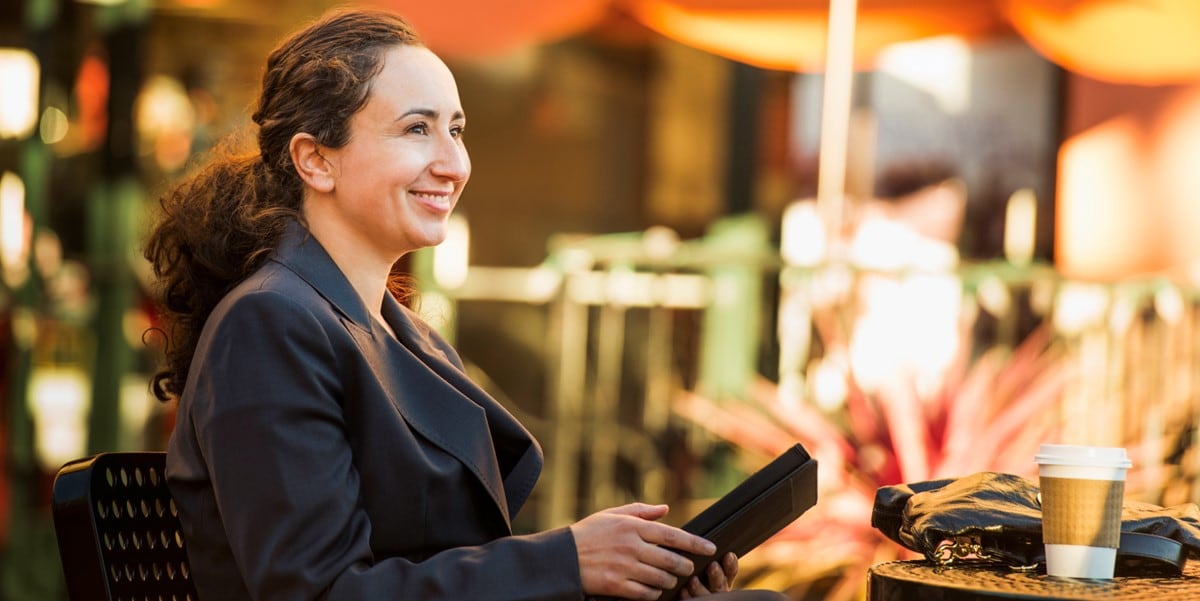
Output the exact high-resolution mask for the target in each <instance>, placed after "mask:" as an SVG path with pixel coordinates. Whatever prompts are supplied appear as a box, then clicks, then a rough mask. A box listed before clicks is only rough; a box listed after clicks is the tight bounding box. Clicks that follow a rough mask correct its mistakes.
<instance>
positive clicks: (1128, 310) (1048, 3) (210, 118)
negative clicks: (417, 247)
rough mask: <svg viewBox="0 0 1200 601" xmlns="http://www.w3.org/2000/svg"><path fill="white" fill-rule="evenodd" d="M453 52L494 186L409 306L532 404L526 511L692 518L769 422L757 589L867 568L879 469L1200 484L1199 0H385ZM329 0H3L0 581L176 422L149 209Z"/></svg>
mask: <svg viewBox="0 0 1200 601" xmlns="http://www.w3.org/2000/svg"><path fill="white" fill-rule="evenodd" d="M368 3H370V4H374V5H379V6H385V7H390V8H393V9H395V10H397V11H398V12H400V13H401V14H404V15H406V16H407V17H408V18H409V19H410V20H411V21H412V22H413V23H414V24H415V26H416V28H417V29H418V31H419V32H420V33H421V34H422V35H423V36H424V37H425V39H426V41H427V43H428V45H429V46H430V47H431V48H432V49H433V50H434V51H435V52H438V53H439V54H440V55H441V56H442V57H443V58H444V59H445V60H446V61H447V63H448V64H449V65H450V66H451V69H452V70H453V71H454V72H455V74H456V76H457V79H458V84H459V87H460V92H461V96H462V100H463V104H464V107H465V109H466V112H467V114H468V115H469V120H470V134H469V136H468V148H469V149H470V152H471V154H472V158H473V163H474V173H473V176H472V183H471V185H470V186H469V187H468V188H467V191H466V193H465V194H464V196H463V199H462V201H461V203H460V205H459V206H460V209H459V211H458V212H457V214H456V216H455V219H454V221H453V224H452V225H453V227H452V234H451V236H450V237H449V239H448V240H447V241H446V243H444V244H443V245H441V246H439V247H438V248H436V249H431V250H427V251H422V252H420V253H417V254H415V255H414V256H411V257H408V258H406V260H405V261H404V264H403V265H402V267H403V268H404V269H405V270H407V271H409V272H411V273H412V274H413V275H414V276H416V282H417V286H418V287H419V291H420V294H419V295H418V300H417V302H416V308H417V309H419V310H420V311H421V312H422V313H423V314H424V315H425V316H426V317H427V319H429V321H430V322H431V323H433V324H434V325H435V326H436V327H438V328H439V329H440V330H441V331H442V332H443V333H444V334H445V335H446V336H447V337H449V338H450V339H451V340H453V341H454V342H455V344H456V345H457V346H458V348H459V349H460V350H461V352H462V354H463V356H464V358H465V360H466V361H467V362H468V364H469V367H470V369H471V371H472V372H473V375H474V376H475V377H476V378H477V379H478V380H479V381H481V382H483V383H484V384H485V386H486V387H487V388H488V389H489V390H490V391H491V392H492V393H493V394H494V395H495V396H496V397H497V398H499V399H501V400H502V401H503V402H504V403H505V404H506V405H507V406H508V407H509V408H510V409H511V410H512V411H513V412H514V413H516V414H517V415H518V416H519V417H520V418H521V419H522V421H524V422H525V423H526V424H527V425H528V426H529V427H530V428H531V429H532V430H533V431H534V433H535V434H536V435H537V436H538V438H539V440H540V441H541V442H542V444H543V446H544V447H545V450H546V453H547V464H546V470H545V472H544V474H543V478H542V480H541V482H540V484H539V486H538V488H537V490H536V491H535V493H534V496H533V497H532V499H531V501H530V503H529V505H527V507H526V509H525V510H524V512H523V513H522V514H521V515H520V516H519V517H518V520H517V523H516V526H517V527H518V529H521V530H532V529H539V528H546V527H552V526H557V525H562V524H565V523H569V522H570V521H572V520H573V519H576V518H577V517H579V516H582V515H585V514H587V513H590V512H591V511H593V510H595V509H597V508H600V507H605V506H609V505H612V504H617V503H623V502H627V501H630V500H635V499H638V500H645V501H649V502H669V503H672V505H673V507H674V509H673V511H672V515H671V519H672V520H676V521H679V522H681V521H683V520H685V519H686V518H687V517H689V516H690V515H692V514H694V513H695V512H696V511H697V510H698V509H700V508H702V507H703V506H705V504H706V503H708V502H709V501H710V500H711V499H712V498H713V497H715V496H718V495H720V494H721V493H722V492H724V491H725V490H727V489H728V488H729V487H731V486H732V485H733V484H734V483H735V482H737V481H738V480H739V479H740V478H742V477H744V475H745V474H747V473H748V472H750V471H752V470H753V469H755V468H756V467H758V466H761V465H762V464H764V463H765V462H766V461H767V460H768V459H769V458H770V457H772V456H774V454H776V453H778V452H780V451H782V450H783V449H785V448H786V447H788V446H790V445H792V444H794V443H796V442H801V443H803V444H804V445H805V446H806V447H807V448H808V449H809V450H810V451H811V452H812V453H813V455H814V456H816V457H817V458H818V460H819V461H820V464H821V468H820V469H821V487H822V488H821V493H820V494H821V501H820V503H819V504H818V506H817V508H815V509H814V510H812V511H810V512H809V513H808V514H806V515H805V516H804V517H803V518H802V519H800V520H798V521H797V522H796V523H794V524H793V525H791V526H789V527H788V528H787V529H785V530H784V531H783V532H782V533H780V534H779V535H778V536H776V537H774V538H772V539H771V540H770V541H768V542H767V543H765V544H764V545H763V546H761V547H760V548H759V549H757V550H756V551H754V552H753V553H751V554H750V555H748V556H747V557H746V558H744V559H743V564H742V565H743V569H742V573H743V575H742V576H741V584H742V585H745V586H767V587H773V588H777V589H779V590H783V591H787V592H788V593H789V594H790V595H791V596H792V597H793V598H795V599H798V600H799V599H829V600H842V599H856V598H861V597H862V596H863V585H864V582H865V570H866V568H867V567H868V566H869V565H870V564H871V563H874V562H876V561H882V560H886V559H892V558H896V557H902V556H905V555H904V553H903V551H902V549H900V548H899V547H897V546H895V545H894V544H892V543H890V542H888V541H886V540H885V539H883V538H882V536H881V535H879V534H878V533H877V532H875V531H874V530H873V529H872V528H871V527H870V507H871V501H872V499H873V495H874V491H875V489H876V488H877V487H878V486H881V485H885V484H893V483H897V482H914V481H919V480H927V479H932V478H936V477H950V476H962V475H968V474H971V473H974V472H978V471H985V470H992V471H1004V472H1009V473H1016V474H1020V475H1026V476H1030V475H1033V474H1034V473H1035V472H1034V466H1033V461H1032V458H1033V454H1034V452H1035V449H1036V447H1037V445H1038V444H1039V443H1040V442H1043V441H1052V442H1067V443H1087V444H1107V445H1121V446H1126V447H1128V448H1129V450H1130V452H1131V454H1132V455H1133V458H1134V464H1135V468H1134V470H1133V472H1131V475H1130V480H1129V484H1128V488H1127V491H1128V494H1129V496H1131V497H1133V498H1137V499H1139V500H1143V501H1148V502H1153V503H1158V504H1162V505H1173V504H1178V503H1186V502H1192V501H1193V500H1194V499H1196V498H1197V497H1198V496H1200V482H1198V481H1197V478H1196V476H1197V473H1198V472H1200V456H1198V455H1197V445H1196V443H1197V440H1196V436H1197V432H1198V430H1197V428H1196V425H1197V417H1198V411H1200V387H1198V384H1197V376H1198V375H1200V369H1198V368H1200V305H1198V300H1197V285H1198V284H1200V236H1196V235H1195V232H1196V231H1197V229H1200V198H1197V190H1198V189H1200V4H1198V3H1195V2H1191V1H1190V0H1137V1H1134V0H1074V1H1071V2H1065V1H1063V0H976V1H973V2H962V1H959V0H908V1H904V2H898V1H895V0H857V2H855V1H843V0H833V1H832V2H826V1H818V0H787V1H784V0H519V1H518V0H513V1H510V2H493V1H489V0H443V1H441V2H436V3H435V2H420V1H416V0H371V2H360V4H368ZM331 6H333V3H331V2H328V1H326V0H258V1H256V2H241V1H235V0H87V1H85V0H3V2H2V3H0V276H2V277H0V391H2V392H0V395H3V396H2V397H0V398H2V399H3V400H2V402H0V466H2V468H3V469H2V471H0V601H25V600H39V601H44V600H53V599H65V598H66V596H65V586H64V583H63V577H62V572H61V567H60V565H59V561H58V554H57V547H56V543H55V540H54V533H53V527H52V525H51V520H50V509H49V507H50V488H51V484H52V481H53V477H54V474H55V472H56V470H57V469H58V467H59V466H60V465H62V464H63V463H64V462H65V461H68V460H70V459H72V458H76V457H81V456H84V455H88V454H91V453H96V452H101V451H108V450H137V449H163V448H165V444H166V440H167V438H168V436H169V435H170V430H171V427H172V423H173V406H172V405H170V404H162V403H159V402H157V401H154V400H153V399H152V398H151V397H150V396H149V394H148V386H147V383H148V378H149V376H150V374H151V373H153V371H154V369H155V368H156V362H157V361H158V358H159V352H160V350H161V348H160V347H161V340H159V339H156V337H155V336H154V335H153V334H152V331H153V328H154V327H155V326H157V325H158V324H159V323H160V321H159V317H158V315H157V314H156V311H155V308H154V307H153V306H152V303H151V302H150V301H149V300H148V299H149V293H150V290H151V289H152V288H151V287H152V282H151V279H150V277H149V274H148V266H147V264H146V263H145V261H144V260H143V259H142V258H141V240H142V236H143V233H144V231H145V228H146V227H147V221H148V219H149V217H150V215H151V213H152V210H153V208H154V206H155V203H156V202H157V198H158V195H159V194H160V193H161V192H162V191H163V190H164V189H165V187H166V186H168V185H169V184H170V183H171V182H173V181H175V180H176V179H178V178H179V177H180V176H181V175H182V174H184V173H185V172H186V170H187V168H188V166H189V165H190V164H192V163H194V162H195V161H198V160H200V159H202V158H203V153H204V151H205V150H206V149H208V148H210V147H211V146H212V145H213V144H215V143H217V142H218V141H219V140H221V139H223V138H224V137H226V136H229V135H235V134H236V133H237V132H245V131H247V129H246V128H247V124H248V123H249V114H250V112H251V110H252V108H251V105H252V103H253V101H254V99H255V95H256V92H257V88H258V82H259V78H260V76H261V69H262V65H263V62H264V60H265V56H266V54H267V53H268V52H269V50H270V49H271V48H272V47H273V46H274V44H275V43H276V42H277V41H278V40H279V39H280V38H281V36H283V35H284V34H286V33H287V32H289V31H291V30H293V29H295V28H296V27H298V26H299V25H301V24H302V23H303V22H305V21H306V20H308V19H311V18H313V17H315V16H317V15H319V14H320V13H321V12H323V11H324V10H326V9H327V8H329V7H331Z"/></svg>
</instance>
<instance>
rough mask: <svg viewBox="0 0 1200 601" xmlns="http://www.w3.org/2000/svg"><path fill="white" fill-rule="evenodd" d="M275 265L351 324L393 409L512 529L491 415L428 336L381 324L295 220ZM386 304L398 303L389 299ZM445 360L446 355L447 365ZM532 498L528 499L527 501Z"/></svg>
mask: <svg viewBox="0 0 1200 601" xmlns="http://www.w3.org/2000/svg"><path fill="white" fill-rule="evenodd" d="M275 260H276V261H278V262H280V263H282V264H283V265H285V266H286V267H288V268H289V269H291V270H292V271H294V272H296V274H297V275H299V276H300V277H301V278H303V279H304V280H305V281H306V282H308V283H309V285H311V286H312V287H313V288H314V289H316V291H317V292H318V293H319V294H320V295H321V296H322V297H323V298H325V299H326V300H328V301H329V303H330V304H331V305H332V306H333V307H334V309H335V310H337V311H338V312H339V313H341V314H342V315H343V316H344V317H345V318H346V319H347V321H349V322H351V323H350V326H351V327H349V328H348V330H349V331H350V333H351V335H352V336H353V337H354V338H355V340H356V341H357V342H358V346H359V349H360V350H361V351H362V354H363V359H364V360H365V361H366V362H367V363H368V364H369V365H370V367H371V370H372V371H373V372H374V373H375V377H376V378H377V379H378V381H379V384H380V386H381V387H382V388H383V389H384V392H385V394H386V395H387V396H388V399H389V400H390V402H391V403H392V405H393V406H394V407H395V408H396V409H397V411H399V412H400V414H401V416H402V417H403V418H404V420H405V421H406V422H408V423H409V425H410V426H411V427H412V428H413V429H414V430H416V431H417V432H418V433H420V434H421V436H423V437H425V438H426V439H428V440H429V441H431V442H432V443H433V444H435V445H437V446H438V447H439V448H441V449H442V450H444V451H445V452H447V453H449V454H450V455H452V456H453V457H455V458H456V459H458V460H459V461H461V462H462V463H463V465H465V466H466V467H467V469H468V470H470V471H471V473H473V474H474V475H475V477H476V478H477V479H478V480H479V482H480V483H481V484H482V485H483V487H484V488H485V489H486V490H487V491H488V494H489V496H491V498H492V500H493V501H494V502H495V504H496V508H497V510H498V511H499V513H500V515H501V517H502V518H503V520H504V524H505V527H506V528H509V529H511V525H510V515H511V512H510V504H509V501H508V500H507V498H506V495H505V481H504V479H503V478H502V477H501V475H500V474H501V471H500V466H499V465H498V463H497V457H496V450H495V448H494V445H493V443H492V436H491V431H490V430H489V428H488V417H489V416H488V415H487V411H486V409H485V408H483V407H481V406H479V405H478V404H476V403H474V402H472V400H471V399H470V398H469V397H468V396H466V395H464V394H463V393H462V392H461V391H460V390H459V388H458V387H457V386H455V385H453V384H451V383H449V382H447V381H446V379H445V377H444V375H443V374H442V373H441V370H439V369H435V368H434V366H433V365H431V363H439V361H438V360H437V355H436V354H432V353H430V351H429V350H428V349H427V348H426V347H425V346H423V345H425V344H428V341H425V342H420V340H419V339H420V338H421V337H419V336H413V335H411V333H410V332H411V331H415V328H414V326H413V324H412V323H411V322H410V321H409V320H407V319H403V320H402V322H403V323H401V324H394V323H393V324H392V327H393V329H395V330H396V332H397V334H398V335H399V336H400V337H401V338H402V339H407V340H410V341H411V344H401V343H400V342H399V341H397V340H396V339H394V338H392V337H391V336H390V335H387V334H386V333H385V332H384V331H383V328H382V327H381V326H379V325H378V324H375V323H374V320H373V319H372V318H371V317H370V314H369V313H368V311H367V308H366V306H365V305H364V304H363V302H362V299H361V298H359V296H358V294H357V293H356V292H355V291H354V288H353V287H352V286H351V285H350V282H349V281H348V280H346V277H345V275H344V274H342V272H341V270H340V269H338V267H337V264H336V263H334V262H333V259H332V258H330V257H329V255H328V254H327V253H326V252H325V250H324V248H322V247H321V245H320V243H319V242H318V241H317V240H316V239H315V238H313V237H312V236H311V235H310V234H309V233H308V230H306V229H305V228H304V227H303V226H301V225H300V224H299V223H293V224H292V227H290V228H289V229H288V230H287V232H286V233H285V234H284V238H283V240H282V241H281V243H280V246H279V249H278V250H277V251H276V255H275ZM387 300H388V301H391V302H392V303H395V301H394V299H392V298H391V297H390V296H389V297H387ZM387 307H388V305H387V304H385V313H394V312H395V311H396V310H398V309H399V305H398V303H396V307H394V308H390V309H389V308H387ZM387 319H388V321H389V322H391V321H395V316H394V315H389V316H388V317H387ZM397 325H400V326H401V327H400V329H397ZM401 331H404V332H405V333H404V334H401ZM431 360H432V361H431ZM445 361H446V359H445V356H444V354H443V355H442V359H441V361H440V362H445ZM464 379H465V378H464ZM526 495H527V493H526ZM526 495H522V499H521V500H522V502H523V501H524V496H526ZM518 506H519V505H518Z"/></svg>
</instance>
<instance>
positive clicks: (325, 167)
mask: <svg viewBox="0 0 1200 601" xmlns="http://www.w3.org/2000/svg"><path fill="white" fill-rule="evenodd" d="M288 150H289V151H290V152H291V155H292V164H293V165H295V166H296V173H298V174H299V175H300V179H301V180H303V181H304V184H305V185H306V186H308V187H310V188H312V189H313V190H316V191H318V192H331V191H333V185H334V182H335V181H336V178H335V177H334V175H335V173H334V167H333V164H332V163H330V162H329V159H326V158H325V156H324V155H322V154H321V145H320V143H318V142H317V139H316V138H314V137H313V136H312V134H306V133H298V134H296V135H294V136H292V141H291V143H290V144H289V145H288Z"/></svg>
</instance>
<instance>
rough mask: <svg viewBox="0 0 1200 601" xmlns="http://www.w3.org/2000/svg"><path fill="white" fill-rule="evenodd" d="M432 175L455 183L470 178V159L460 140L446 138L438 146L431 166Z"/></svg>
mask: <svg viewBox="0 0 1200 601" xmlns="http://www.w3.org/2000/svg"><path fill="white" fill-rule="evenodd" d="M431 170H432V171H433V173H434V174H435V175H437V176H439V177H444V178H446V179H449V180H451V181H455V182H464V181H467V178H468V177H470V176H471V158H470V157H469V156H468V155H467V147H466V146H465V145H463V143H462V140H461V139H459V138H454V137H451V136H446V137H445V138H443V140H442V141H441V142H440V143H439V144H438V152H437V156H436V157H435V158H434V161H433V164H432V165H431Z"/></svg>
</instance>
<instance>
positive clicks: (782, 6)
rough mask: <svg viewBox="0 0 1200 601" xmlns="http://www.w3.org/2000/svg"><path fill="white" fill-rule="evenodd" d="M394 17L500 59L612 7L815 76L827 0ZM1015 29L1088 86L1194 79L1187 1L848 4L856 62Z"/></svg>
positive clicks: (585, 3) (695, 1)
mask: <svg viewBox="0 0 1200 601" xmlns="http://www.w3.org/2000/svg"><path fill="white" fill-rule="evenodd" d="M368 1H370V2H373V3H376V4H381V5H385V6H388V7H390V8H393V9H395V10H397V11H399V12H400V13H402V14H404V15H406V16H407V17H408V18H409V19H410V20H411V21H412V22H413V23H414V25H415V26H416V27H417V29H418V30H419V31H420V32H421V34H422V35H423V36H424V37H425V38H426V40H427V41H428V43H429V45H430V47H432V48H434V50H436V51H438V52H440V53H443V54H445V55H447V56H458V57H469V56H482V55H488V54H496V53H502V52H505V51H509V50H512V49H514V48H516V47H518V46H520V45H522V44H528V43H532V42H540V41H547V40H552V39H556V38H561V37H564V36H567V35H571V34H573V33H577V32H580V31H583V30H585V29H587V28H588V27H590V26H592V25H594V24H595V23H596V22H598V21H599V20H600V19H601V18H602V17H603V16H604V15H605V14H606V12H607V11H609V10H613V9H616V10H622V11H625V12H626V13H628V14H629V15H632V16H633V17H634V18H635V19H637V20H638V21H640V22H641V23H642V24H644V25H645V26H646V27H648V28H650V29H652V30H654V31H656V32H658V33H660V34H662V35H664V36H667V37H669V38H672V39H675V40H678V41H679V42H681V43H684V44H687V45H690V46H694V47H696V48H701V49H703V50H707V51H709V52H713V53H715V54H718V55H721V56H725V57H728V58H731V59H734V60H738V61H741V62H745V63H749V64H752V65H756V66H760V67H764V68H770V69H784V70H820V69H822V68H823V65H824V53H825V32H826V26H827V23H828V16H829V0H508V1H505V2H497V1H495V0H441V1H439V2H430V1H429V0H368ZM1010 31H1016V32H1017V33H1019V34H1020V35H1021V36H1023V37H1024V38H1025V39H1026V40H1028V42H1029V44H1030V45H1031V46H1032V47H1033V48H1035V49H1037V50H1038V51H1039V52H1041V53H1042V54H1043V55H1044V56H1046V57H1047V58H1048V59H1050V60H1051V61H1054V62H1055V63H1057V64H1059V65H1061V66H1062V67H1064V68H1066V69H1068V70H1071V71H1074V72H1077V73H1080V74H1082V75H1086V76H1088V77H1091V78H1094V79H1100V80H1104V81H1111V82H1117V83H1135V84H1143V85H1160V84H1172V83H1185V82H1192V81H1198V80H1200V1H1197V0H858V16H857V30H856V40H855V49H856V61H857V63H858V64H859V65H860V66H863V67H865V66H869V64H870V62H871V61H872V60H873V59H874V57H875V56H876V55H877V53H878V52H879V51H880V50H881V49H882V48H883V47H885V46H887V45H888V44H892V43H895V42H902V41H908V40H915V39H919V38H924V37H930V36H935V35H956V36H960V37H963V38H966V39H968V40H977V39H981V38H984V37H987V36H991V35H995V34H998V33H1007V32H1010Z"/></svg>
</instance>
